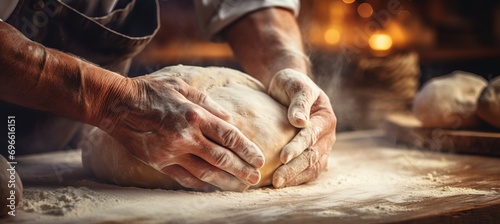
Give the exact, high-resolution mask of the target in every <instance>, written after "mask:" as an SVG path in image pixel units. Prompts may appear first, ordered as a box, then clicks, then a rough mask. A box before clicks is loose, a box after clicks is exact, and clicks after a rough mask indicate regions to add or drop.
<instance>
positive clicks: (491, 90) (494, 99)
mask: <svg viewBox="0 0 500 224" xmlns="http://www.w3.org/2000/svg"><path fill="white" fill-rule="evenodd" d="M476 114H477V115H478V116H479V117H480V118H481V119H483V120H484V121H486V122H487V123H488V124H490V125H492V126H493V127H496V128H500V76H499V77H496V78H495V79H493V80H491V82H490V84H489V85H488V86H487V87H486V88H485V89H484V90H483V92H482V93H481V95H480V96H479V99H478V101H477V111H476Z"/></svg>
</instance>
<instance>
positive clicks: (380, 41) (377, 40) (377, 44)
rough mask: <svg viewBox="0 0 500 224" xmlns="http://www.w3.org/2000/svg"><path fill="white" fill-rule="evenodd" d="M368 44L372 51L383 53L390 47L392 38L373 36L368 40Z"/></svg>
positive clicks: (381, 35) (379, 35)
mask: <svg viewBox="0 0 500 224" xmlns="http://www.w3.org/2000/svg"><path fill="white" fill-rule="evenodd" d="M368 44H369V45H370V47H371V48H372V49H373V50H378V51H385V50H389V48H391V46H392V38H391V37H390V36H389V35H387V34H380V33H379V34H373V35H372V36H371V37H370V39H369V40H368Z"/></svg>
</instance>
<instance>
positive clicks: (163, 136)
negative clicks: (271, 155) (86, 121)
mask: <svg viewBox="0 0 500 224" xmlns="http://www.w3.org/2000/svg"><path fill="white" fill-rule="evenodd" d="M128 82H129V83H128V84H127V85H125V86H127V88H124V89H126V90H125V91H126V92H122V93H124V94H126V95H129V96H132V97H131V99H128V100H125V102H124V103H121V102H120V104H119V105H125V107H126V108H128V110H123V109H122V110H123V111H126V113H124V114H122V115H120V116H118V117H116V116H115V117H114V118H111V119H118V120H112V121H110V122H107V123H116V125H108V126H110V127H112V128H111V130H109V129H110V128H108V130H106V128H104V129H103V130H105V131H107V132H108V133H109V134H110V135H112V136H113V137H114V138H115V139H117V140H118V141H120V143H121V144H122V145H124V146H125V147H126V148H127V149H128V150H129V151H130V152H131V153H132V154H133V155H135V156H136V157H137V158H138V159H140V160H141V161H143V162H145V163H146V164H148V165H150V166H152V167H153V168H155V169H157V170H159V171H161V172H163V173H165V174H167V175H169V176H170V177H172V178H173V179H175V180H176V181H177V182H179V183H180V184H181V185H182V186H184V187H187V188H193V189H197V190H211V189H213V188H214V186H215V187H217V188H220V189H221V190H232V191H243V190H245V189H247V188H248V186H249V185H254V184H257V183H258V182H259V181H260V172H259V171H258V170H257V168H260V167H262V166H263V165H264V156H263V154H262V153H261V151H260V150H259V148H258V147H257V146H256V145H255V144H254V143H252V142H251V141H250V140H248V139H247V138H246V137H245V136H244V135H243V134H242V133H241V132H240V131H239V130H238V129H237V128H236V127H234V126H232V125H230V124H229V123H227V122H225V121H224V120H223V119H227V118H229V115H228V114H227V112H226V111H225V110H224V109H223V108H222V107H220V106H219V105H218V104H217V103H215V101H213V100H211V99H210V98H209V97H208V96H207V95H206V94H204V93H202V92H200V91H198V90H197V89H194V88H192V87H191V86H189V85H188V84H187V83H185V82H184V81H183V80H181V79H179V78H175V77H166V76H162V75H149V76H142V77H136V78H132V79H128ZM117 94H118V95H121V94H120V93H117ZM118 98H119V97H118ZM114 99H117V98H116V97H114ZM111 100H112V101H111V102H113V98H111ZM112 104H113V103H111V105H112ZM114 108H120V107H116V106H115V107H114ZM115 110H120V109H115ZM120 119H121V120H120Z"/></svg>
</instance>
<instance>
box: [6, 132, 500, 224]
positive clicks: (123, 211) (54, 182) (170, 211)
mask: <svg viewBox="0 0 500 224" xmlns="http://www.w3.org/2000/svg"><path fill="white" fill-rule="evenodd" d="M79 156H80V152H79V151H67V152H59V153H51V154H43V155H36V156H28V157H24V158H19V159H18V167H17V168H18V171H19V173H20V175H21V178H22V179H23V181H24V184H25V199H24V200H25V205H24V207H23V209H24V210H25V211H17V213H16V214H17V216H16V218H14V219H13V218H9V219H3V220H0V222H2V223H25V222H26V223H38V222H42V223H158V222H161V223H200V222H203V223H206V222H210V223H259V222H267V223H268V222H273V223H274V222H279V223H380V222H384V223H389V222H397V223H400V222H402V223H405V222H411V223H413V222H425V223H443V222H470V223H484V222H486V223H494V222H497V223H498V220H499V219H500V158H494V157H480V156H471V155H454V154H443V153H435V152H428V151H420V150H409V149H404V148H402V147H399V146H394V145H391V144H390V143H388V142H387V141H385V137H384V136H383V133H382V132H380V131H371V132H352V133H344V134H339V135H338V140H337V143H336V145H335V146H334V150H333V151H332V154H331V158H330V161H329V162H330V163H329V171H328V172H326V173H324V174H323V175H322V176H321V177H320V178H319V179H318V180H317V181H315V182H313V183H310V184H307V185H302V186H297V187H289V188H285V189H279V190H276V189H271V188H268V189H258V190H249V191H247V192H243V193H238V192H212V193H200V192H187V191H167V190H150V189H139V188H133V187H117V186H113V185H108V184H103V183H97V182H96V181H95V180H94V179H92V178H91V177H89V176H88V175H87V174H85V172H84V171H83V170H82V168H81V164H80V162H79ZM43 201H48V202H50V201H52V202H53V203H54V204H53V205H50V204H43V203H42V202H43Z"/></svg>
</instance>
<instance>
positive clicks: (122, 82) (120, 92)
mask: <svg viewBox="0 0 500 224" xmlns="http://www.w3.org/2000/svg"><path fill="white" fill-rule="evenodd" d="M101 70H103V71H101V72H103V73H105V74H102V73H101V74H99V72H97V73H94V74H97V76H98V79H97V80H94V81H95V82H96V84H97V85H98V86H99V88H100V91H96V93H98V94H95V95H94V96H95V101H94V102H93V103H92V104H93V105H95V110H90V111H89V112H90V113H88V116H89V117H88V121H89V122H88V123H89V124H91V125H94V126H97V127H99V128H101V129H102V130H104V131H106V132H108V133H110V132H112V131H113V129H114V128H115V127H116V125H117V124H118V123H119V122H121V120H123V119H124V118H125V116H127V115H128V113H129V112H130V109H131V107H132V105H133V103H132V102H134V100H133V98H134V97H133V96H134V94H133V92H134V91H133V90H134V89H135V88H134V84H133V82H132V79H130V78H128V77H124V76H121V75H119V74H116V73H113V72H109V71H107V70H104V69H101Z"/></svg>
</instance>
